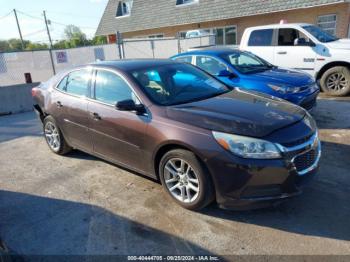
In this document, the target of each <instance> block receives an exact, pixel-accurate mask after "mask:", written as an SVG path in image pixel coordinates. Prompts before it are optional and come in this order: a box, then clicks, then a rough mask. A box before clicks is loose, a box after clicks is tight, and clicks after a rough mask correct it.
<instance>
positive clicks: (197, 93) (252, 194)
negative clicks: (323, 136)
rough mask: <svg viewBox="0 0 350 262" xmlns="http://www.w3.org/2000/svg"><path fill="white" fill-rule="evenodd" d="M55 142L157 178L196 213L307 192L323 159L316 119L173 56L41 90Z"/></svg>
mask: <svg viewBox="0 0 350 262" xmlns="http://www.w3.org/2000/svg"><path fill="white" fill-rule="evenodd" d="M32 95H33V97H34V101H35V105H34V108H35V109H36V111H37V113H38V115H39V117H40V119H41V120H42V122H43V130H44V136H45V139H46V142H47V144H48V146H49V148H50V149H51V150H52V151H53V152H54V153H56V154H60V155H63V154H66V153H68V152H69V151H70V150H72V149H78V150H81V151H84V152H87V153H89V154H92V155H95V156H97V157H99V158H102V159H105V160H107V161H110V162H112V163H115V164H117V165H119V166H122V167H125V168H127V169H130V170H134V171H136V172H137V173H140V174H143V175H146V176H149V177H152V178H155V179H158V180H159V181H160V182H161V184H162V185H163V187H164V189H165V191H166V192H167V193H168V194H169V195H170V196H171V198H172V199H173V200H174V201H175V202H177V203H178V204H180V205H181V206H183V207H184V208H187V209H191V210H198V209H201V208H203V207H205V206H207V205H208V204H209V203H211V202H212V201H214V200H216V202H217V203H218V204H219V205H220V206H221V207H223V208H233V209H247V208H258V207H263V206H266V205H270V204H273V203H276V202H280V201H281V200H283V199H285V198H288V197H292V196H295V195H298V194H299V193H300V192H301V190H302V186H303V184H304V183H305V182H306V181H308V180H309V179H310V178H312V176H313V175H314V174H315V173H316V171H317V168H318V162H319V159H320V155H321V148H320V142H319V139H318V135H317V128H316V125H315V122H314V120H313V119H312V117H311V116H310V115H309V114H308V113H307V111H305V110H304V109H302V108H301V107H299V106H296V105H293V104H291V103H288V102H285V101H283V100H279V99H276V98H271V97H268V96H260V95H257V94H253V93H248V92H245V91H243V90H240V89H235V88H232V87H229V86H226V85H225V84H224V83H223V82H220V81H219V80H217V79H215V78H214V77H212V76H210V75H209V74H207V73H205V72H203V71H202V70H200V69H198V68H196V67H194V66H192V65H190V64H184V63H179V62H175V61H171V60H125V61H113V62H112V61H111V62H100V63H95V64H89V65H86V66H81V67H77V68H74V69H72V70H70V71H67V72H64V73H61V74H58V75H56V76H55V77H53V78H52V79H51V80H49V81H48V82H46V83H43V84H41V85H40V86H38V87H36V88H33V90H32ZM159 201H164V199H163V198H162V197H161V196H159Z"/></svg>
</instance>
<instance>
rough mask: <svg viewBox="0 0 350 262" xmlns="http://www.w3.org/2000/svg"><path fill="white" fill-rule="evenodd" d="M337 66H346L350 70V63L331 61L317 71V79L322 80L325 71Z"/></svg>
mask: <svg viewBox="0 0 350 262" xmlns="http://www.w3.org/2000/svg"><path fill="white" fill-rule="evenodd" d="M335 66H345V67H347V68H348V69H349V70H350V63H349V62H345V61H333V62H329V63H328V64H325V65H324V66H323V67H322V68H321V69H320V70H319V71H318V73H317V75H316V80H317V81H318V80H320V79H321V77H322V75H323V74H324V72H326V71H327V70H328V69H330V68H332V67H335Z"/></svg>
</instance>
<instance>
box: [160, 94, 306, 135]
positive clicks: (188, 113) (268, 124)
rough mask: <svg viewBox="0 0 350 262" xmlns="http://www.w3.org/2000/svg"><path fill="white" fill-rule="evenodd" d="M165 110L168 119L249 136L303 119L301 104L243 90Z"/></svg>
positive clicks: (270, 131) (266, 132) (267, 132)
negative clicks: (296, 104)
mask: <svg viewBox="0 0 350 262" xmlns="http://www.w3.org/2000/svg"><path fill="white" fill-rule="evenodd" d="M166 111H167V116H168V118H170V119H173V120H176V121H179V122H183V123H187V124H190V125H194V126H197V127H201V128H205V129H209V130H215V131H220V132H225V133H231V134H238V135H245V136H251V137H264V136H266V135H268V134H270V133H272V132H274V131H276V130H278V129H280V128H283V127H286V126H288V125H291V124H293V123H296V122H298V121H300V120H302V119H303V118H304V116H305V111H304V110H303V109H302V108H301V107H298V106H295V105H293V104H291V103H288V102H285V101H283V100H280V99H278V100H276V99H274V98H269V97H268V96H260V95H257V94H254V93H249V92H246V91H242V90H233V91H231V92H228V93H226V94H223V95H220V96H216V97H214V98H209V99H206V100H202V101H197V102H192V103H187V104H183V105H177V106H170V107H168V108H167V109H166Z"/></svg>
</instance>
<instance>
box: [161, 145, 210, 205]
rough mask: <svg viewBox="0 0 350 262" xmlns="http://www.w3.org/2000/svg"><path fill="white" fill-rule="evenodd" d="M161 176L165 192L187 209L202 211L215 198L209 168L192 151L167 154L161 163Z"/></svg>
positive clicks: (177, 150)
mask: <svg viewBox="0 0 350 262" xmlns="http://www.w3.org/2000/svg"><path fill="white" fill-rule="evenodd" d="M181 161H182V162H181ZM182 163H183V165H182ZM170 170H171V171H170ZM159 176H160V180H161V182H162V185H163V187H164V190H165V191H166V192H167V193H168V194H169V195H170V196H171V197H172V198H173V199H174V200H175V202H177V203H178V204H179V205H180V206H182V207H184V208H186V209H189V210H200V209H202V208H204V207H205V206H207V205H209V204H210V203H211V202H212V201H213V200H214V198H215V195H214V187H213V184H212V181H211V178H210V176H209V172H208V171H207V168H206V167H205V166H204V165H203V164H202V163H201V162H200V161H199V159H198V158H197V157H196V156H195V155H194V154H193V153H192V152H190V151H187V150H183V149H176V150H171V151H169V152H167V153H166V154H165V155H164V156H163V157H162V159H161V161H160V163H159ZM176 177H177V178H176ZM195 181H197V182H195ZM176 186H177V187H176ZM195 188H197V189H198V191H195V190H194V189H195Z"/></svg>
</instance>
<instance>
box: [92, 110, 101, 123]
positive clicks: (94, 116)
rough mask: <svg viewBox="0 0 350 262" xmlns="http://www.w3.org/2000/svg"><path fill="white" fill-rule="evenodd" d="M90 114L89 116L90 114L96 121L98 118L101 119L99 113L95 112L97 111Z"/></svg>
mask: <svg viewBox="0 0 350 262" xmlns="http://www.w3.org/2000/svg"><path fill="white" fill-rule="evenodd" d="M90 114H91V116H92V118H93V119H94V120H96V121H98V120H101V117H100V115H99V114H97V113H95V112H94V113H90Z"/></svg>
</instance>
